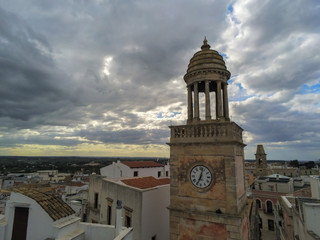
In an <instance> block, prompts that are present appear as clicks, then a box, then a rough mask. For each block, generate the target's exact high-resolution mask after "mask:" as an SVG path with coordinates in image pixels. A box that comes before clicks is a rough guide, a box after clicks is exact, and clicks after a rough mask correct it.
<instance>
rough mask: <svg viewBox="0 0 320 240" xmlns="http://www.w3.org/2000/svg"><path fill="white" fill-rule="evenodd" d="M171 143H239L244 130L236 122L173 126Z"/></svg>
mask: <svg viewBox="0 0 320 240" xmlns="http://www.w3.org/2000/svg"><path fill="white" fill-rule="evenodd" d="M170 128H171V139H170V142H171V143H175V142H194V141H196V142H201V141H210V140H211V141H238V142H241V143H242V128H240V127H239V126H238V125H237V124H235V123H234V122H224V123H206V124H197V125H192V124H190V125H181V126H171V127H170Z"/></svg>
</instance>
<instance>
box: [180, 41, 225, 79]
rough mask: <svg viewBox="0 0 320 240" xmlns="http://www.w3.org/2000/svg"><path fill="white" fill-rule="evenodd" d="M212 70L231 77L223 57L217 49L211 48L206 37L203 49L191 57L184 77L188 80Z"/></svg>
mask: <svg viewBox="0 0 320 240" xmlns="http://www.w3.org/2000/svg"><path fill="white" fill-rule="evenodd" d="M212 71H216V72H219V73H220V74H223V75H226V76H227V78H228V79H229V78H230V72H229V71H228V70H227V67H226V65H225V62H224V60H223V57H222V56H221V55H220V54H219V53H218V52H217V51H216V50H212V49H210V45H209V44H208V43H207V39H206V38H205V39H204V41H203V45H202V46H201V51H198V52H196V53H195V54H194V55H193V57H192V58H191V59H190V63H189V65H188V69H187V73H186V75H185V76H184V79H185V81H187V79H188V78H190V77H191V76H193V75H197V74H203V73H204V72H212Z"/></svg>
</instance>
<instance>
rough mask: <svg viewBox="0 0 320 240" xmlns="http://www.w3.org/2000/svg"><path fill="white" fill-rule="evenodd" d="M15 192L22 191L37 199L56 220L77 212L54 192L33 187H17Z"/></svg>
mask: <svg viewBox="0 0 320 240" xmlns="http://www.w3.org/2000/svg"><path fill="white" fill-rule="evenodd" d="M13 192H17V193H21V194H23V195H26V196H27V197H29V198H32V199H33V200H35V201H36V202H37V203H38V204H39V205H40V206H41V207H42V208H43V209H44V210H45V211H46V212H47V213H48V214H49V216H50V217H51V218H52V219H53V220H54V221H56V220H59V219H61V218H64V217H67V216H70V215H72V214H74V213H75V212H74V211H73V210H72V208H71V207H70V206H69V205H68V204H66V203H65V202H64V201H62V199H61V198H57V197H55V196H54V195H52V194H48V193H45V192H40V191H38V190H35V189H32V188H29V189H28V188H17V189H14V190H13Z"/></svg>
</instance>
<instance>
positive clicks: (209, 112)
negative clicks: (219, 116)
mask: <svg viewBox="0 0 320 240" xmlns="http://www.w3.org/2000/svg"><path fill="white" fill-rule="evenodd" d="M205 96H206V120H210V119H211V110H210V89H209V81H205Z"/></svg>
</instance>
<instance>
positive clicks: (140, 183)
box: [121, 177, 170, 189]
mask: <svg viewBox="0 0 320 240" xmlns="http://www.w3.org/2000/svg"><path fill="white" fill-rule="evenodd" d="M121 181H122V182H123V183H124V184H127V185H129V186H131V187H135V188H140V189H146V188H153V187H157V186H161V185H166V184H170V179H169V178H161V179H156V178H154V177H142V178H131V179H124V180H121Z"/></svg>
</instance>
